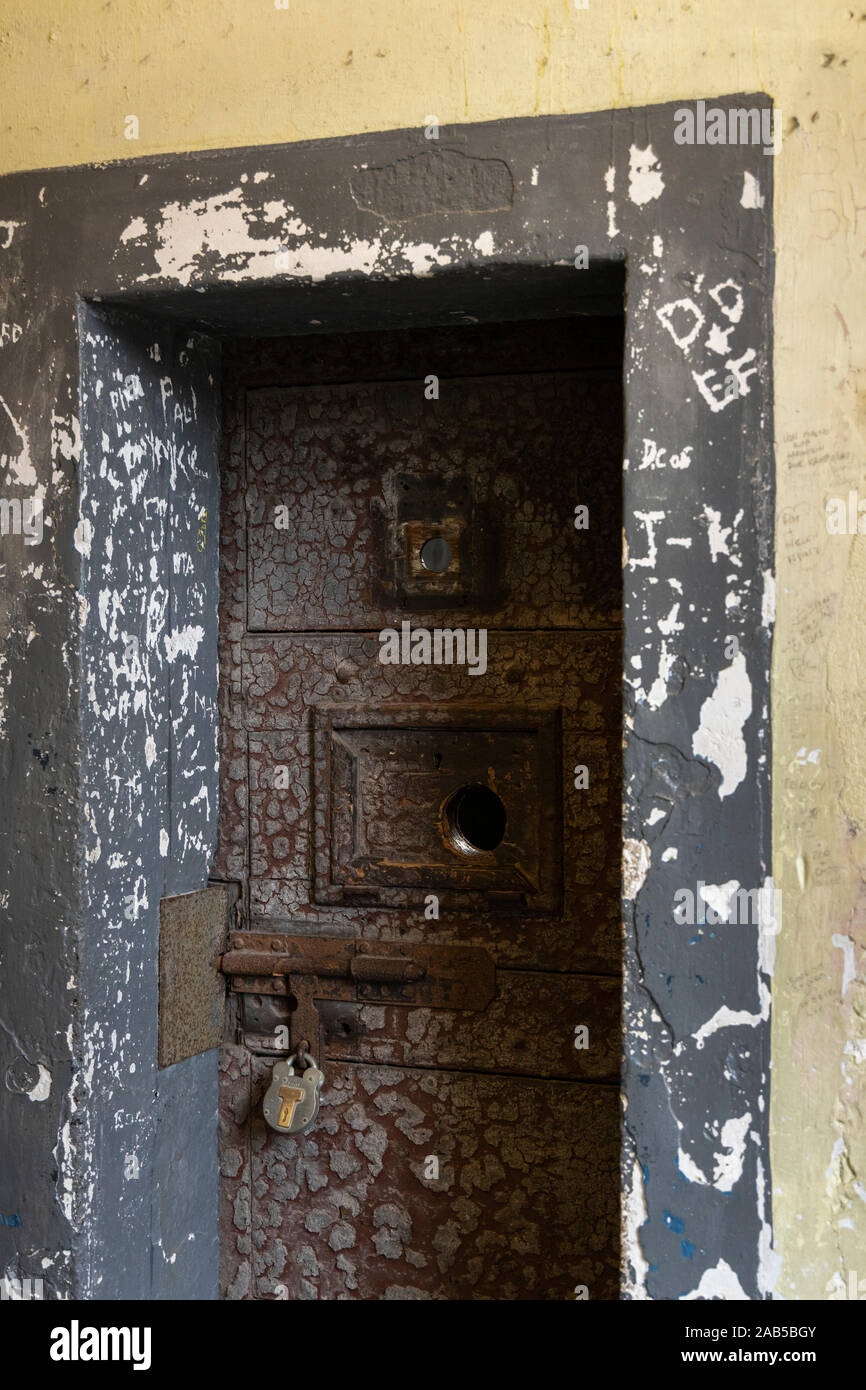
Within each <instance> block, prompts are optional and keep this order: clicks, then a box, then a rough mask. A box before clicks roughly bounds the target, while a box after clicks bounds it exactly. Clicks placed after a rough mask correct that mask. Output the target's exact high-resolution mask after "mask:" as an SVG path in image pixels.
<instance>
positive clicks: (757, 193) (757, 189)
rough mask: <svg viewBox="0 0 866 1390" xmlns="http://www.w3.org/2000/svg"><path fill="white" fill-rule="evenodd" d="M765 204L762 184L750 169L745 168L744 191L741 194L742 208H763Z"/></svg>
mask: <svg viewBox="0 0 866 1390" xmlns="http://www.w3.org/2000/svg"><path fill="white" fill-rule="evenodd" d="M763 206H764V195H763V193H762V192H761V185H760V183H759V182H758V180H757V179H756V178H755V176H754V174H750V173H749V171H748V169H744V170H743V191H742V193H741V194H740V207H741V208H762V207H763Z"/></svg>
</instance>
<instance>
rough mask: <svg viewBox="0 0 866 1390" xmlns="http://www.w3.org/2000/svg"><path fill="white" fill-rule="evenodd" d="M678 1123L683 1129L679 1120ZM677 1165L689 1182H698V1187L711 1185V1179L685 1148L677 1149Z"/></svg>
mask: <svg viewBox="0 0 866 1390" xmlns="http://www.w3.org/2000/svg"><path fill="white" fill-rule="evenodd" d="M677 1124H678V1126H679V1128H680V1129H682V1125H681V1124H680V1122H679V1120H678V1121H677ZM677 1167H678V1168H679V1170H680V1172H681V1173H682V1175H683V1177H684V1178H685V1179H686V1181H687V1182H693V1183H696V1184H697V1185H698V1187H709V1185H710V1184H709V1180H708V1179H707V1178H706V1177H705V1176H704V1174H703V1173H702V1172H701V1170H700V1168H699V1167H698V1165H697V1164H696V1163H695V1161H694V1159H693V1158H692V1157H691V1155H690V1154H687V1153H686V1151H685V1149H680V1148H678V1149H677Z"/></svg>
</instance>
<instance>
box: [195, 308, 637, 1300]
mask: <svg viewBox="0 0 866 1390" xmlns="http://www.w3.org/2000/svg"><path fill="white" fill-rule="evenodd" d="M611 343H614V345H615V344H616V333H615V332H612V331H611V326H610V325H609V324H601V325H599V324H596V323H594V322H593V321H592V320H586V321H582V322H578V321H574V322H568V323H566V324H562V323H560V324H524V325H511V326H506V325H499V326H497V327H496V328H494V329H486V330H485V329H480V328H478V329H474V330H469V329H463V330H459V331H458V330H448V331H446V330H443V329H436V330H434V329H431V330H429V331H428V334H427V336H426V338H425V336H424V334H419V333H415V334H413V335H408V334H405V335H401V334H387V335H381V336H377V335H373V334H365V335H355V336H354V337H353V338H348V337H347V338H345V339H343V340H341V341H337V340H328V339H323V340H322V341H321V342H317V341H315V340H311V339H307V340H305V342H304V343H303V344H300V345H299V344H297V343H287V344H279V343H277V344H275V343H273V342H272V343H269V344H259V345H248V346H247V347H246V348H243V347H240V346H239V347H237V348H236V349H235V350H234V354H233V355H231V354H230V359H229V365H228V369H227V377H228V384H227V388H226V445H225V454H226V457H225V464H224V480H223V522H222V544H223V568H222V579H221V586H222V597H221V630H222V658H221V660H222V667H221V682H222V690H223V701H222V728H223V734H222V737H223V752H222V802H223V805H222V820H221V845H220V853H219V859H218V862H217V872H218V874H220V875H221V876H225V877H229V878H231V877H235V878H237V879H238V880H240V881H241V882H242V884H243V890H244V900H245V903H246V913H245V916H244V917H243V919H239V920H238V922H237V924H236V930H235V931H234V932H233V933H232V936H231V939H230V942H229V950H228V952H227V956H226V960H227V962H228V964H227V966H226V969H227V970H228V973H229V974H230V977H231V984H232V990H233V994H232V998H233V1002H234V1010H235V1012H234V1025H233V1027H234V1031H233V1033H232V1036H231V1039H230V1040H229V1043H228V1045H227V1046H226V1047H225V1049H224V1051H223V1055H222V1112H221V1114H222V1118H221V1172H222V1267H223V1285H224V1296H226V1297H228V1298H278V1299H279V1298H288V1299H292V1300H294V1299H367V1300H370V1299H376V1300H378V1299H497V1300H521V1299H553V1300H557V1299H573V1298H583V1297H587V1298H590V1299H599V1298H614V1297H616V1296H617V1283H618V1258H617V1249H618V1192H619V1171H618V1165H619V1160H618V1130H619V1098H618V1087H617V1084H616V1083H617V1077H618V1067H619V1054H620V1044H619V1038H620V1024H619V978H618V976H619V881H618V880H619V867H618V866H619V806H620V801H621V789H620V785H619V775H618V766H619V748H620V703H619V694H618V691H619V671H620V631H619V629H620V619H621V614H620V592H621V571H620V558H619V550H620V543H619V536H620V524H621V522H620V510H619V508H620V500H619V498H620V470H621V452H622V440H621V421H620V380H621V378H620V373H619V370H618V364H617V361H616V356H615V353H614V349H613V348H612V347H611ZM563 363H564V364H565V365H564V366H563V365H561V364H563ZM557 364H559V365H557ZM584 509H585V510H584ZM301 1040H303V1041H308V1042H309V1043H310V1052H311V1053H312V1054H313V1055H314V1056H315V1060H316V1062H317V1063H318V1066H319V1068H320V1069H321V1070H322V1071H323V1072H324V1083H323V1086H322V1089H321V1092H320V1101H319V1110H318V1114H317V1117H316V1119H315V1121H314V1122H313V1124H312V1125H311V1126H310V1127H309V1128H307V1129H305V1130H304V1131H303V1132H300V1133H297V1134H284V1133H279V1132H275V1131H274V1130H273V1129H271V1128H269V1126H268V1125H267V1123H266V1122H265V1119H264V1116H263V1110H262V1101H263V1097H264V1095H265V1093H266V1091H267V1089H268V1084H269V1081H270V1077H271V1072H272V1069H273V1066H274V1064H275V1062H276V1060H277V1059H278V1058H279V1057H280V1056H285V1053H286V1051H288V1050H289V1048H295V1047H296V1046H297V1044H298V1042H299V1041H301ZM299 1070H300V1068H299Z"/></svg>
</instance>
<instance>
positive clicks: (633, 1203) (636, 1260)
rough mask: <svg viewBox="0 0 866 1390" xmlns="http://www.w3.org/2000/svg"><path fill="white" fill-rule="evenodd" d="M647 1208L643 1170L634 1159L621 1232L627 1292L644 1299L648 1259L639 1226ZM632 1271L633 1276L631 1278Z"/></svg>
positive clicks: (641, 1224) (644, 1218)
mask: <svg viewBox="0 0 866 1390" xmlns="http://www.w3.org/2000/svg"><path fill="white" fill-rule="evenodd" d="M646 1221H647V1208H646V1195H645V1193H644V1185H643V1172H642V1170H641V1166H640V1164H639V1163H638V1161H637V1159H635V1161H634V1163H633V1164H632V1170H631V1186H630V1187H629V1188H628V1189H627V1191H626V1195H625V1207H624V1210H623V1232H624V1237H625V1240H624V1244H625V1253H626V1270H627V1276H626V1277H627V1292H628V1294H629V1297H630V1298H632V1299H645V1298H646V1297H647V1292H646V1277H647V1275H648V1274H649V1261H648V1260H647V1259H646V1257H645V1255H644V1253H643V1250H642V1249H641V1244H640V1228H641V1226H644V1225H646ZM632 1271H633V1273H634V1277H633V1278H632Z"/></svg>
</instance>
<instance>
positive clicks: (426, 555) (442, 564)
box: [421, 536, 451, 574]
mask: <svg viewBox="0 0 866 1390" xmlns="http://www.w3.org/2000/svg"><path fill="white" fill-rule="evenodd" d="M421 564H422V565H423V566H424V568H425V570H431V571H432V572H433V574H442V573H443V572H444V571H445V570H447V568H448V566H449V565H450V564H451V547H450V545H449V544H448V542H447V541H446V540H443V539H442V537H441V536H431V537H430V540H429V541H425V542H424V544H423V545H422V547H421Z"/></svg>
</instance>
